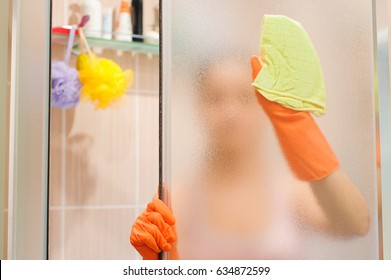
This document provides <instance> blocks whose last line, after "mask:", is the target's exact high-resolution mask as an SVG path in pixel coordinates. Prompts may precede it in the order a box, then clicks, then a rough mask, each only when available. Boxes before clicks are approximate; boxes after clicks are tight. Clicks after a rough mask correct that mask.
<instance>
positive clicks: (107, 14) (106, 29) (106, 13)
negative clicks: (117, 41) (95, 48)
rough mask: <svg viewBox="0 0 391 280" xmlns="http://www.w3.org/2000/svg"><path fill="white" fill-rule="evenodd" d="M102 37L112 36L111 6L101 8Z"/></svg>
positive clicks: (108, 37) (110, 37) (109, 37)
mask: <svg viewBox="0 0 391 280" xmlns="http://www.w3.org/2000/svg"><path fill="white" fill-rule="evenodd" d="M102 38H104V39H112V38H113V8H105V9H103V14H102Z"/></svg>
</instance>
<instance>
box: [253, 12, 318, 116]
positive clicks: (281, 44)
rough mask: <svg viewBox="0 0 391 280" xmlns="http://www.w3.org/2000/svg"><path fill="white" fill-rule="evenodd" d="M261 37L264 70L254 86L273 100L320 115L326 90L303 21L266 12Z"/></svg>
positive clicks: (313, 48)
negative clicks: (301, 22)
mask: <svg viewBox="0 0 391 280" xmlns="http://www.w3.org/2000/svg"><path fill="white" fill-rule="evenodd" d="M262 29H263V32H262V37H261V46H260V48H261V50H260V55H261V57H262V61H261V63H262V70H261V71H260V72H259V74H258V76H257V77H256V79H255V80H254V83H253V86H254V87H255V88H256V89H257V91H258V92H259V93H260V94H262V95H263V96H264V97H266V98H267V99H269V100H270V101H274V102H277V103H280V104H281V105H282V106H285V107H288V108H291V109H294V110H299V111H308V112H312V113H313V114H315V115H317V116H320V115H323V114H324V113H325V111H326V90H325V86H324V80H323V73H322V68H321V65H320V61H319V58H318V54H317V52H316V50H315V47H314V46H313V44H312V42H311V40H310V38H309V36H308V34H307V32H306V31H305V30H304V28H303V27H302V26H301V24H300V23H298V22H296V21H294V20H292V19H290V18H288V17H286V16H279V15H265V16H264V18H263V26H262Z"/></svg>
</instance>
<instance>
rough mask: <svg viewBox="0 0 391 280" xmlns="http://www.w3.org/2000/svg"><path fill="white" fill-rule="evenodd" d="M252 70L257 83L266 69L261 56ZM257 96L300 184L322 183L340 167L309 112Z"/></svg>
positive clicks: (253, 58)
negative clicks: (302, 182)
mask: <svg viewBox="0 0 391 280" xmlns="http://www.w3.org/2000/svg"><path fill="white" fill-rule="evenodd" d="M251 66H252V77H253V80H254V79H255V78H256V77H257V75H258V73H259V71H261V69H262V65H261V62H260V61H259V59H258V57H257V56H252V57H251ZM255 93H256V96H257V99H258V102H259V103H260V104H261V106H262V108H263V109H264V110H265V112H266V114H267V115H268V117H269V119H270V120H271V122H272V124H273V127H274V130H275V132H276V134H277V137H278V140H279V142H280V145H281V147H282V150H283V152H284V155H285V157H286V159H287V160H288V163H289V166H290V167H291V169H292V171H293V172H294V173H295V174H296V176H297V177H298V178H299V179H300V180H304V181H314V180H320V179H322V178H324V177H326V176H328V175H330V174H331V173H332V172H333V171H335V170H336V169H337V168H338V167H339V162H338V159H337V158H336V156H335V155H334V152H333V150H332V149H331V147H330V145H329V144H328V143H327V140H326V138H325V137H324V136H323V134H322V132H321V131H320V129H319V127H318V125H317V124H316V123H315V121H314V120H313V118H312V117H311V115H310V114H309V113H308V112H305V111H297V110H293V109H290V108H286V107H284V106H282V105H280V104H279V103H276V102H272V101H269V100H268V99H266V98H265V97H264V96H263V95H262V94H260V93H259V92H257V91H255Z"/></svg>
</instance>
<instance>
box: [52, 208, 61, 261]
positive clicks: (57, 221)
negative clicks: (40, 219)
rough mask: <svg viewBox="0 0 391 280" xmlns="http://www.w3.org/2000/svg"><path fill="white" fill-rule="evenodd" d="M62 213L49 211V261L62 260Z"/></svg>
mask: <svg viewBox="0 0 391 280" xmlns="http://www.w3.org/2000/svg"><path fill="white" fill-rule="evenodd" d="M61 222H62V211H61V210H49V259H50V260H59V259H62V254H61V253H62V250H63V248H61V239H62V235H63V232H62V228H61Z"/></svg>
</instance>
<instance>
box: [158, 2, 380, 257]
mask: <svg viewBox="0 0 391 280" xmlns="http://www.w3.org/2000/svg"><path fill="white" fill-rule="evenodd" d="M304 7H305V8H304ZM265 14H271V15H273V14H274V15H285V16H288V17H290V18H292V19H294V20H296V21H298V22H300V23H301V24H302V25H303V27H304V29H305V30H306V31H307V32H308V34H309V36H310V38H311V40H312V42H313V44H314V46H315V48H316V50H317V52H318V54H319V57H320V62H321V65H322V68H323V72H324V79H325V85H326V90H327V113H326V115H325V116H323V117H320V118H316V122H317V123H318V125H319V127H320V128H321V130H322V132H323V133H324V135H325V136H326V138H327V140H328V142H329V143H330V145H331V146H332V148H333V150H334V152H335V154H336V155H337V157H338V158H339V160H340V162H341V166H342V168H343V170H344V171H345V172H346V174H348V176H349V177H350V178H351V180H352V181H353V182H354V184H355V185H356V186H357V187H358V188H359V190H360V191H361V192H362V194H363V195H364V197H365V200H366V202H367V203H368V205H369V208H370V216H371V224H370V230H369V232H368V234H366V235H365V236H363V237H356V238H350V239H342V238H337V237H334V236H332V235H328V234H324V233H321V232H313V231H310V230H307V229H303V228H302V227H301V226H300V223H299V222H297V221H298V220H300V219H298V218H297V217H296V216H295V215H294V214H293V213H294V211H293V210H294V207H295V199H294V198H293V197H292V196H291V195H290V193H292V191H291V189H292V188H308V187H309V186H308V185H307V184H306V183H302V182H299V181H297V180H296V179H295V177H294V176H293V174H292V172H291V171H290V169H289V167H288V164H287V163H286V161H285V159H284V157H283V155H282V152H281V149H280V147H279V145H278V140H277V138H276V137H275V134H274V131H273V128H272V125H271V124H270V122H269V120H268V119H267V117H266V115H265V114H264V113H263V111H262V109H261V108H260V107H259V105H258V104H257V102H256V99H255V96H254V95H253V94H252V92H253V89H252V88H251V68H250V56H251V55H252V54H258V53H259V42H260V35H261V32H262V26H261V23H262V18H263V16H264V15H265ZM372 20H373V15H372V1H369V0H368V1H353V0H344V1H337V0H333V1H320V0H317V1H310V0H305V1H303V0H293V1H291V0H290V1H287V0H278V1H275V0H273V1H272V0H265V1H249V0H248V1H236V0H216V1H205V0H200V1H192V0H188V1H183V0H180V1H179V0H171V1H164V2H163V20H162V23H163V102H164V103H163V116H164V118H163V129H164V131H163V133H164V134H163V135H164V137H163V145H164V146H163V147H164V151H163V155H164V157H163V164H164V165H163V168H164V172H163V181H164V183H165V184H166V185H167V186H168V189H169V198H168V200H169V203H170V204H171V207H172V209H173V212H174V215H175V216H176V218H177V234H178V243H177V248H178V254H179V257H180V258H182V259H214V258H217V259H263V258H266V259H312V258H313V259H376V258H378V226H377V218H376V217H377V200H376V199H377V198H376V195H377V192H376V186H377V177H376V164H375V162H376V155H375V121H374V120H375V111H374V103H373V100H374V90H373V89H374V82H373V77H374V61H373V25H372Z"/></svg>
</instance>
